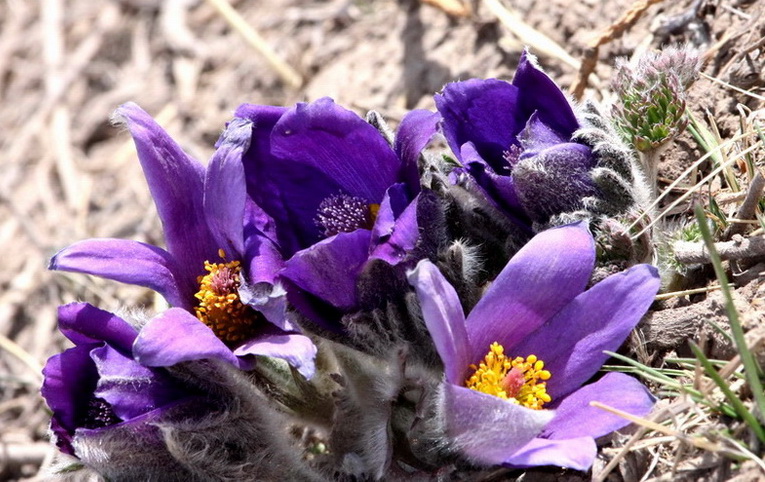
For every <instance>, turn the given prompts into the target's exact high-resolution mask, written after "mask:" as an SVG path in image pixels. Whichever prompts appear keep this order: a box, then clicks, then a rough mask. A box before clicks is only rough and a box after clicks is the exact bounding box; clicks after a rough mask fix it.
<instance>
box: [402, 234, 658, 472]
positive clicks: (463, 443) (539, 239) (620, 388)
mask: <svg viewBox="0 0 765 482" xmlns="http://www.w3.org/2000/svg"><path fill="white" fill-rule="evenodd" d="M594 261H595V248H594V241H593V238H592V236H591V235H590V233H589V231H588V230H587V228H586V226H585V225H584V224H583V223H579V224H575V225H569V226H565V227H561V228H555V229H550V230H547V231H544V232H542V233H541V234H538V235H537V236H535V237H534V238H532V240H531V241H530V242H529V243H528V244H527V245H525V246H524V247H523V248H522V249H521V250H520V251H519V252H518V253H517V254H516V255H515V256H514V257H513V258H512V259H511V261H510V262H509V263H508V264H507V266H506V267H505V268H504V270H503V271H502V272H501V273H500V274H499V276H498V277H497V278H496V280H495V281H494V282H493V284H492V285H491V287H490V288H489V289H488V291H487V292H486V293H485V295H484V296H483V298H481V300H480V301H479V302H478V304H477V305H476V306H475V307H474V308H473V309H472V311H471V312H470V313H469V315H468V316H467V317H465V315H464V314H463V310H462V307H461V305H460V300H459V299H458V297H457V294H456V292H455V290H454V288H453V287H452V286H451V285H450V284H449V283H448V282H447V281H446V280H445V279H444V277H443V276H442V275H441V273H440V272H439V271H438V269H437V268H436V267H435V266H434V265H433V264H431V263H430V262H429V261H421V262H420V263H419V264H418V266H417V268H416V269H415V270H414V271H413V272H412V273H410V275H409V279H410V283H411V284H412V285H413V286H414V287H415V289H416V291H417V294H418V297H419V300H420V304H421V306H422V312H423V317H424V321H425V324H426V325H427V328H428V331H429V332H430V334H431V335H432V337H433V341H434V343H435V345H436V349H437V351H438V353H439V355H440V357H441V360H442V361H443V363H444V371H445V379H444V381H443V383H442V385H441V388H442V396H443V414H444V417H445V419H446V435H447V437H448V438H449V441H450V442H451V443H452V444H453V446H454V447H455V448H457V449H458V450H459V451H460V452H461V453H462V454H464V455H465V456H466V457H468V458H469V459H471V460H473V461H474V462H476V463H479V464H484V465H505V466H511V467H530V466H540V465H557V466H563V467H570V468H574V469H579V470H586V469H588V468H589V467H590V466H591V464H592V462H593V460H594V458H595V455H596V451H597V450H596V445H595V439H596V438H598V437H601V436H603V435H606V434H608V433H611V432H612V431H614V430H617V429H619V428H621V427H623V426H625V425H627V423H628V422H627V421H626V420H624V419H622V418H620V417H617V416H615V415H611V414H609V413H607V412H605V411H602V410H599V409H597V408H594V407H592V406H590V402H592V401H599V402H601V403H604V404H606V405H609V406H612V407H615V408H618V409H621V410H623V411H626V412H628V413H631V414H634V415H637V416H644V415H646V414H647V413H648V412H649V411H650V409H651V407H652V406H653V403H654V398H653V397H652V396H651V394H650V393H649V392H648V391H647V390H646V389H645V387H644V386H643V385H642V384H641V383H640V382H639V381H637V380H636V379H634V378H632V377H630V376H628V375H625V374H622V373H608V374H606V375H604V376H602V377H600V378H599V379H597V380H596V381H592V379H593V377H594V376H595V375H596V373H597V372H598V370H599V369H600V368H601V366H602V365H603V363H604V362H605V361H606V359H607V358H608V356H607V355H606V354H604V351H605V350H612V351H615V350H617V349H618V348H619V347H620V345H621V344H622V343H623V342H624V340H625V339H626V337H627V336H628V335H629V333H630V331H631V330H632V328H633V327H634V326H635V325H636V324H637V323H638V321H639V320H640V318H641V317H642V316H643V314H645V312H646V310H647V309H648V308H649V306H650V305H651V303H652V301H653V299H654V296H655V294H656V292H657V291H658V288H659V278H658V275H657V272H656V269H655V268H653V267H651V266H648V265H638V266H635V267H633V268H631V269H629V270H627V271H624V272H622V273H618V274H615V275H612V276H610V277H608V278H606V279H605V280H603V281H601V282H600V283H597V284H596V285H594V286H592V287H591V288H589V289H585V288H586V286H587V283H588V280H589V278H590V275H591V272H592V269H593V266H594Z"/></svg>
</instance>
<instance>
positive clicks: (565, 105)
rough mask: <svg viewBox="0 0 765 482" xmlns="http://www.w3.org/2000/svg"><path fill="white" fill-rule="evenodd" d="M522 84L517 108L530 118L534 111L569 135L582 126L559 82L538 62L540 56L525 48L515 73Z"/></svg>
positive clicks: (517, 80) (562, 132) (549, 124)
mask: <svg viewBox="0 0 765 482" xmlns="http://www.w3.org/2000/svg"><path fill="white" fill-rule="evenodd" d="M513 86H515V87H517V88H518V104H517V107H516V108H517V109H518V111H519V114H520V115H522V116H523V118H525V119H528V118H530V117H531V115H532V114H534V112H536V113H537V115H538V116H539V119H540V120H541V121H542V122H544V123H545V124H546V125H548V126H550V127H551V128H553V129H555V130H556V131H557V132H558V133H559V134H560V135H561V136H563V137H564V138H566V139H570V138H571V134H573V133H574V131H575V130H576V129H578V128H579V122H578V121H577V120H576V116H575V115H574V111H573V109H572V108H571V103H570V102H569V101H568V99H567V98H566V95H565V94H564V93H563V92H562V91H561V90H560V87H558V86H557V85H556V84H555V82H553V80H552V79H551V78H550V77H549V76H548V75H547V74H545V73H544V72H542V70H541V69H540V68H539V67H538V66H537V63H536V58H534V56H532V55H530V54H529V53H528V52H527V51H524V52H523V54H522V55H521V59H520V62H519V63H518V69H517V70H516V71H515V76H514V77H513Z"/></svg>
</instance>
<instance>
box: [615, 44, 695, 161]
mask: <svg viewBox="0 0 765 482" xmlns="http://www.w3.org/2000/svg"><path fill="white" fill-rule="evenodd" d="M700 67H701V60H700V58H699V56H698V54H697V53H696V52H694V51H692V50H691V49H689V48H685V47H681V48H675V47H670V48H668V49H666V50H664V51H662V52H657V53H649V54H646V55H644V56H643V57H642V58H641V59H640V60H639V61H638V62H637V64H636V65H630V64H629V63H628V62H626V61H625V60H620V61H618V62H617V64H616V70H617V74H616V76H615V77H614V80H613V83H612V84H613V85H612V86H613V89H614V91H615V92H616V94H617V95H618V97H619V103H618V104H617V105H616V106H615V108H614V118H615V120H616V123H617V125H618V127H619V128H620V130H621V131H622V133H623V134H624V136H625V137H626V138H627V140H628V141H629V142H631V143H632V145H634V146H635V148H636V149H637V150H639V151H641V152H645V151H649V150H653V149H657V148H658V147H660V146H662V145H663V144H665V143H666V142H667V141H669V140H671V139H673V138H675V137H677V136H678V135H679V134H680V133H681V132H682V131H683V129H685V126H686V124H687V122H688V121H687V119H686V118H685V115H684V113H685V101H686V89H688V87H690V85H691V84H692V83H693V81H694V80H696V78H697V77H698V73H699V69H700Z"/></svg>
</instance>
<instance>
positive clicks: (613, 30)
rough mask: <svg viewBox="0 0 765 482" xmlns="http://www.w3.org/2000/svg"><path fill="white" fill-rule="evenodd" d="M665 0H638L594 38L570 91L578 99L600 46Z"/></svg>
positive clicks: (617, 35) (593, 65)
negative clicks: (651, 7) (649, 8)
mask: <svg viewBox="0 0 765 482" xmlns="http://www.w3.org/2000/svg"><path fill="white" fill-rule="evenodd" d="M661 1H663V0H637V1H636V2H635V3H633V4H632V6H631V7H630V8H629V10H627V11H626V12H624V15H622V16H621V17H619V19H618V20H617V21H616V22H614V23H613V24H611V25H610V26H609V27H608V28H606V29H605V30H603V32H601V33H600V35H599V36H598V37H596V38H595V39H593V40H592V41H591V42H590V44H589V45H588V46H587V48H586V49H585V50H584V55H583V56H582V62H581V64H580V66H579V73H578V74H577V77H576V80H575V81H574V83H573V84H572V85H571V89H570V92H571V94H572V95H573V96H574V98H576V99H581V98H582V95H583V94H584V88H585V86H586V85H587V78H588V77H589V76H590V74H592V73H593V72H594V71H595V64H597V62H598V52H599V51H600V46H601V45H604V44H606V43H608V42H610V41H612V40H614V39H617V38H619V37H621V35H622V34H623V33H624V32H625V31H626V30H627V29H628V28H630V27H631V26H632V25H634V24H635V22H637V21H638V19H639V18H640V16H641V15H643V13H644V12H645V11H646V10H648V7H650V6H651V5H654V4H656V3H659V2H661Z"/></svg>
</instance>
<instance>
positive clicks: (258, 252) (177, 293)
mask: <svg viewBox="0 0 765 482" xmlns="http://www.w3.org/2000/svg"><path fill="white" fill-rule="evenodd" d="M116 118H117V119H118V120H120V121H124V122H125V124H126V125H127V127H128V129H129V130H130V133H131V134H132V136H133V140H134V141H135V145H136V149H137V151H138V158H139V160H140V162H141V166H142V167H143V171H144V174H145V176H146V180H147V182H148V185H149V189H150V191H151V194H152V197H153V198H154V202H155V204H156V206H157V212H158V214H159V217H160V219H161V221H162V226H163V229H164V234H165V242H166V243H167V250H164V249H160V248H157V247H155V246H150V245H147V244H144V243H140V242H136V241H130V240H122V239H89V240H85V241H81V242H78V243H75V244H74V245H72V246H69V247H68V248H66V249H64V250H62V251H61V252H59V253H58V254H56V255H55V256H54V257H53V259H52V260H51V265H50V267H51V269H57V270H64V271H74V272H79V273H87V274H93V275H97V276H102V277H105V278H109V279H113V280H117V281H121V282H125V283H131V284H136V285H139V286H146V287H149V288H151V289H153V290H155V291H157V292H159V293H160V294H162V295H163V296H164V297H165V299H166V300H167V301H168V303H170V305H171V306H173V308H171V309H169V310H167V311H165V312H164V313H162V314H160V315H158V316H157V317H155V318H154V319H152V320H151V321H150V322H149V323H148V324H147V325H146V326H145V327H144V328H143V329H142V330H141V333H140V335H139V336H138V338H137V340H136V345H135V347H134V354H135V356H136V358H137V360H139V361H140V362H141V363H142V364H144V365H147V366H170V365H173V364H176V363H179V362H182V361H188V360H197V359H203V358H218V359H221V360H225V361H228V362H229V363H232V364H234V365H236V366H238V367H240V368H243V369H250V368H252V366H253V363H254V357H253V356H252V355H266V356H272V357H277V358H282V359H284V360H286V361H288V362H289V363H290V364H292V365H293V366H295V367H296V368H298V370H300V372H301V373H303V374H304V375H305V376H311V375H312V374H313V371H314V365H313V360H314V356H315V354H316V347H315V346H314V345H313V343H312V342H311V341H310V340H309V339H308V338H307V337H305V336H303V335H301V334H300V333H299V332H298V329H297V328H296V326H294V325H293V324H292V322H291V321H290V320H289V319H288V318H287V316H286V297H285V293H284V290H283V289H282V288H281V287H280V286H279V285H278V283H276V274H277V272H278V271H279V270H280V269H282V267H283V261H282V258H281V255H280V253H279V252H278V249H277V247H276V246H275V245H274V243H273V240H272V239H273V222H272V221H271V220H270V218H269V217H268V216H267V215H266V214H265V213H264V212H263V211H262V210H261V209H260V208H259V207H258V206H257V205H255V204H254V203H253V202H252V200H251V199H249V198H248V196H247V191H246V185H245V174H244V167H243V165H242V155H243V153H244V152H245V151H247V149H248V147H249V145H250V139H251V131H252V125H251V123H250V122H249V121H247V120H245V119H235V120H234V121H233V122H231V123H230V124H229V125H228V127H227V129H226V131H225V132H224V133H223V135H222V136H221V139H220V140H219V141H218V144H217V150H216V152H215V154H214V155H213V157H212V159H211V160H210V162H209V165H208V167H207V168H205V167H204V166H203V165H202V164H201V163H199V162H198V161H196V160H194V159H192V158H191V157H190V156H188V155H187V154H186V153H185V152H183V150H182V149H181V148H180V147H179V146H178V145H177V144H176V143H175V141H173V139H171V138H170V136H169V135H168V134H167V133H166V132H165V131H164V130H163V129H162V128H161V127H160V126H159V125H157V123H156V122H154V120H153V119H152V118H151V117H150V116H149V115H148V114H147V113H146V112H144V111H143V110H141V108H139V107H138V106H137V105H135V104H132V103H129V104H125V105H123V106H121V107H120V108H119V109H118V110H117V112H116ZM203 277H204V278H203ZM216 302H218V305H217V307H216ZM202 321H204V323H203V322H202Z"/></svg>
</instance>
